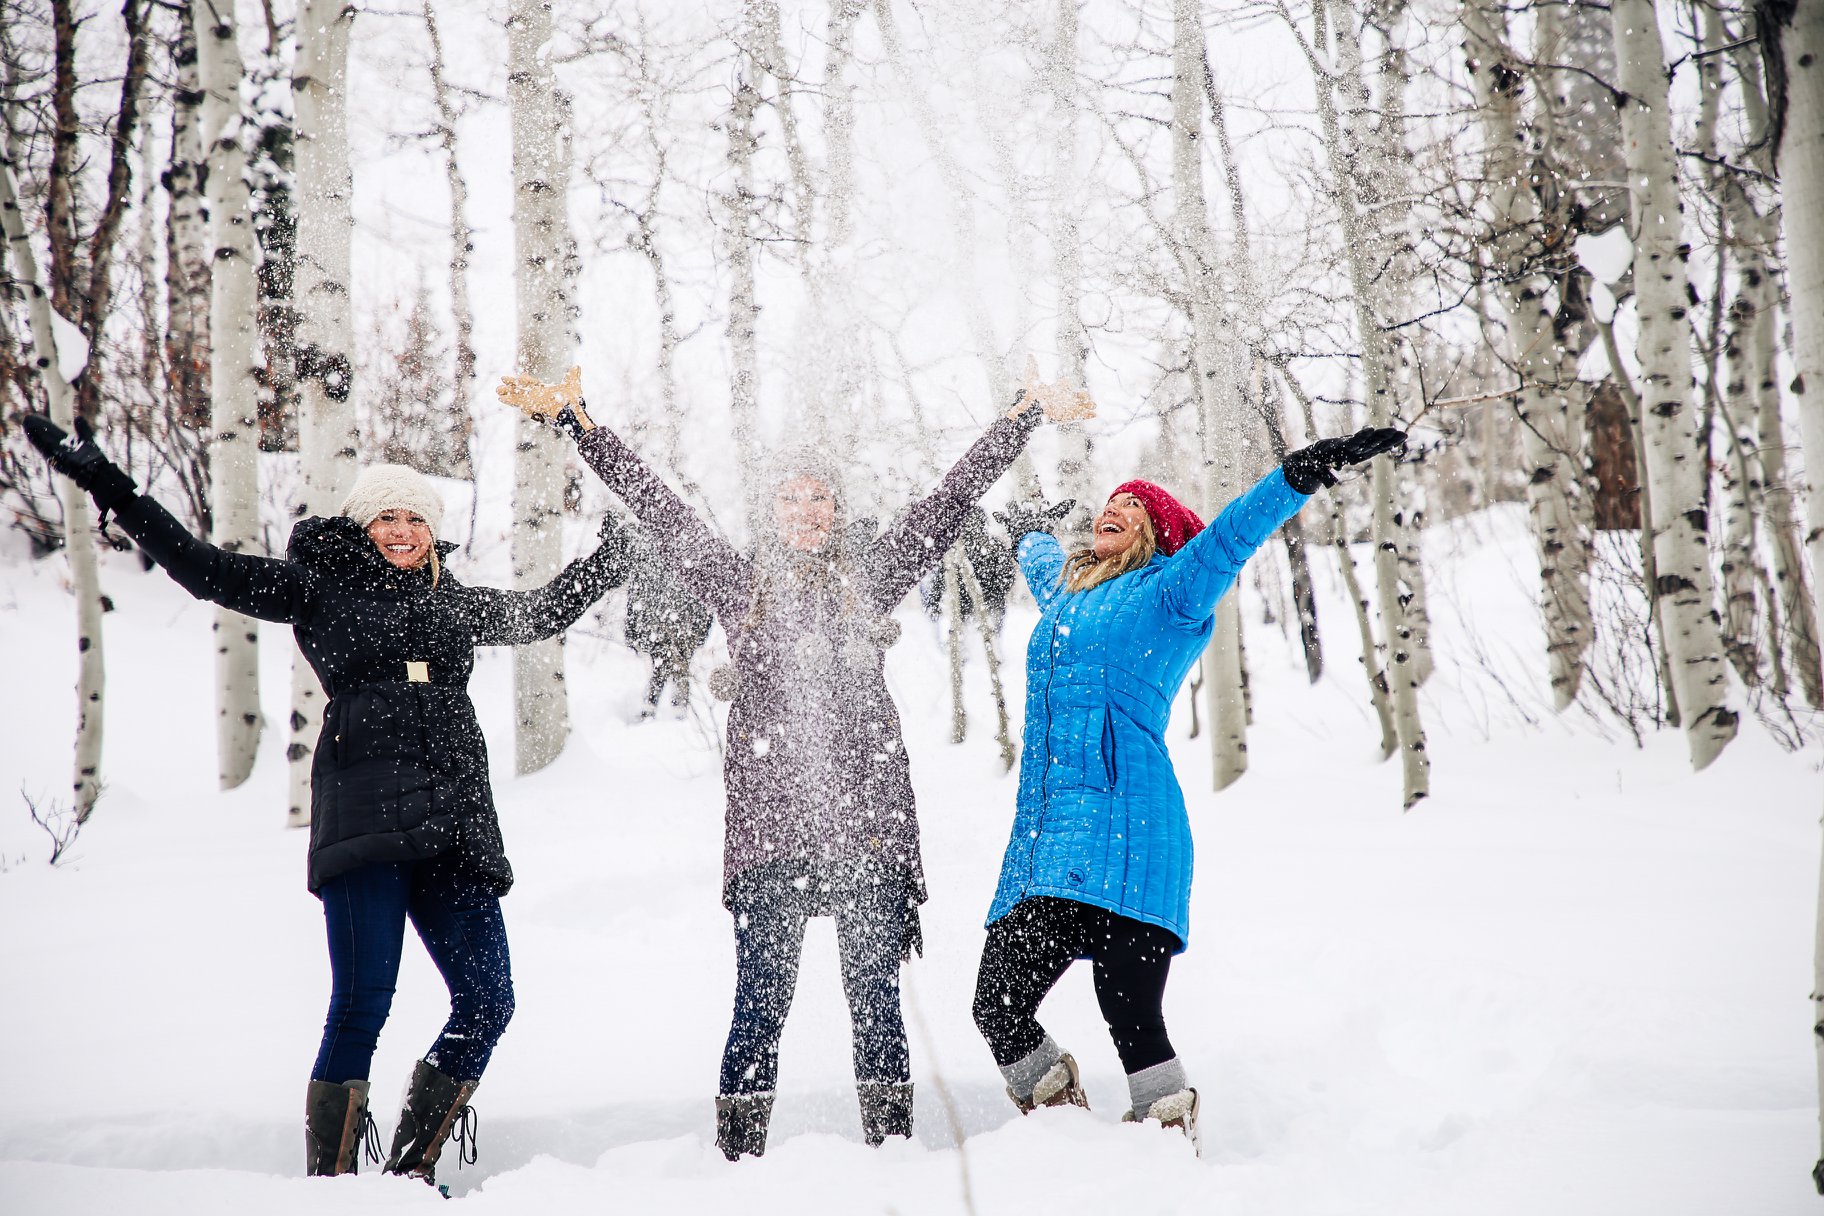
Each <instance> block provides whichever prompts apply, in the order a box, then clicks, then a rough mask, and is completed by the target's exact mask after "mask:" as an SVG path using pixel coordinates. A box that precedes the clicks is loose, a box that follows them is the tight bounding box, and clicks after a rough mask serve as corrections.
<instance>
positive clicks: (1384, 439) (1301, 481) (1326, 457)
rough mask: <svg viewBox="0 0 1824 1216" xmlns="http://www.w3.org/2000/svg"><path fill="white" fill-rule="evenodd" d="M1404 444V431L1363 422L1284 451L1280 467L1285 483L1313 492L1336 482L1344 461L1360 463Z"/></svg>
mask: <svg viewBox="0 0 1824 1216" xmlns="http://www.w3.org/2000/svg"><path fill="white" fill-rule="evenodd" d="M1405 446H1406V435H1405V433H1404V432H1402V431H1397V430H1395V429H1394V428H1392V427H1388V426H1379V427H1376V426H1365V427H1363V428H1362V429H1361V430H1359V431H1357V432H1356V433H1355V434H1353V435H1346V436H1340V437H1337V438H1332V439H1320V440H1318V441H1317V442H1316V443H1314V444H1311V445H1310V446H1309V447H1303V448H1300V449H1298V451H1296V452H1288V453H1287V454H1286V459H1285V460H1284V462H1282V463H1281V465H1280V468H1281V469H1282V470H1283V471H1284V473H1285V475H1286V484H1287V485H1289V486H1291V487H1292V488H1293V489H1294V490H1297V491H1298V492H1299V493H1300V494H1315V493H1317V491H1318V490H1319V488H1321V487H1323V486H1333V485H1335V484H1336V471H1337V470H1338V469H1340V468H1342V467H1344V466H1345V465H1352V464H1360V463H1362V462H1363V461H1365V460H1370V459H1373V458H1374V457H1376V456H1379V455H1380V454H1381V453H1382V452H1391V451H1392V450H1393V449H1395V448H1404V447H1405Z"/></svg>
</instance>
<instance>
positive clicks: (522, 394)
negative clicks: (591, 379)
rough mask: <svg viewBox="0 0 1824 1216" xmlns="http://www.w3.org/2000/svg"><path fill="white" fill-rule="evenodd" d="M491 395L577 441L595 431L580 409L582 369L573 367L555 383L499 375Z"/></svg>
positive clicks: (534, 378)
mask: <svg viewBox="0 0 1824 1216" xmlns="http://www.w3.org/2000/svg"><path fill="white" fill-rule="evenodd" d="M494 395H495V396H496V397H499V398H500V400H501V403H502V404H503V405H510V406H512V407H513V408H514V409H516V410H519V411H520V412H521V413H523V414H525V416H526V417H528V418H530V419H531V420H532V421H534V422H541V423H543V424H545V425H546V426H554V427H557V428H559V429H560V430H566V431H569V432H570V436H571V438H573V439H581V438H582V437H583V436H584V435H586V434H588V433H589V432H590V431H593V430H594V429H595V421H594V420H593V419H592V418H590V417H589V411H588V410H587V409H585V408H584V407H583V369H582V368H580V367H573V368H571V369H570V371H569V372H568V374H566V375H565V376H564V378H563V379H562V380H560V381H558V382H557V383H556V384H546V383H545V382H544V381H543V380H540V379H539V378H538V377H536V376H502V377H501V378H500V383H499V384H498V385H496V386H495V388H494Z"/></svg>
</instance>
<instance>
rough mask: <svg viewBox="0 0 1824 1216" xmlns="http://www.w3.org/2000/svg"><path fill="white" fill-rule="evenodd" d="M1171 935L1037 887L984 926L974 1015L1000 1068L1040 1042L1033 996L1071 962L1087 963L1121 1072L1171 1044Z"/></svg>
mask: <svg viewBox="0 0 1824 1216" xmlns="http://www.w3.org/2000/svg"><path fill="white" fill-rule="evenodd" d="M1178 946H1179V942H1178V936H1177V934H1175V933H1173V932H1172V931H1171V930H1169V929H1161V928H1159V927H1158V926H1157V925H1149V924H1146V923H1145V922H1144V921H1138V920H1134V919H1133V918H1131V917H1127V916H1117V915H1116V914H1115V913H1113V912H1109V911H1106V910H1105V909H1102V908H1098V907H1095V906H1093V905H1091V904H1084V903H1078V902H1077V901H1076V900H1073V899H1054V898H1052V897H1051V896H1049V895H1038V896H1034V897H1033V898H1031V899H1023V900H1021V901H1020V902H1019V903H1017V904H1015V905H1014V906H1013V911H1011V912H1009V913H1008V914H1007V915H1006V916H1003V917H1002V918H1001V919H1000V920H997V921H995V922H994V923H993V924H992V925H989V926H988V941H987V943H986V944H985V945H984V946H983V947H982V965H981V969H980V970H979V971H977V973H976V977H975V1024H976V1027H977V1028H978V1029H980V1030H981V1032H982V1037H984V1038H986V1039H987V1040H988V1046H989V1048H990V1049H991V1050H992V1051H993V1052H994V1062H995V1063H996V1064H999V1065H1000V1066H1001V1067H1003V1068H1005V1067H1007V1066H1008V1065H1010V1064H1014V1063H1017V1062H1018V1061H1020V1060H1023V1059H1025V1058H1026V1057H1027V1056H1029V1055H1031V1054H1032V1053H1033V1052H1034V1051H1037V1050H1038V1047H1039V1044H1041V1043H1043V1042H1044V1041H1045V1028H1044V1027H1042V1026H1040V1025H1039V1022H1038V1018H1037V1017H1036V1016H1034V1015H1035V1014H1037V1012H1038V1009H1039V1002H1040V1001H1043V1000H1044V999H1045V994H1046V993H1048V992H1050V991H1051V989H1052V985H1054V984H1056V983H1057V982H1058V979H1059V977H1060V976H1062V975H1063V974H1064V972H1065V969H1066V968H1068V967H1069V966H1070V964H1071V963H1072V962H1073V961H1074V960H1076V959H1079V958H1089V959H1091V960H1092V961H1093V963H1094V966H1095V980H1096V1002H1097V1004H1099V1005H1101V1007H1102V1018H1103V1020H1104V1021H1106V1022H1107V1023H1108V1032H1109V1035H1110V1036H1111V1037H1112V1038H1113V1039H1114V1040H1115V1050H1116V1051H1117V1052H1119V1053H1120V1055H1121V1067H1122V1068H1123V1069H1124V1070H1125V1071H1126V1072H1128V1073H1130V1074H1131V1073H1136V1072H1139V1071H1140V1070H1141V1069H1143V1068H1151V1067H1152V1066H1153V1065H1155V1064H1163V1063H1165V1061H1167V1060H1169V1059H1171V1058H1172V1057H1173V1056H1175V1055H1177V1054H1178V1053H1177V1052H1175V1051H1173V1050H1172V1043H1171V1040H1170V1039H1168V1038H1167V1037H1166V1034H1165V1014H1164V1012H1163V1011H1162V1008H1161V1006H1162V1005H1163V1003H1164V1000H1165V977H1166V975H1167V973H1168V972H1170V970H1171V967H1172V955H1173V953H1174V952H1176V951H1177V949H1178Z"/></svg>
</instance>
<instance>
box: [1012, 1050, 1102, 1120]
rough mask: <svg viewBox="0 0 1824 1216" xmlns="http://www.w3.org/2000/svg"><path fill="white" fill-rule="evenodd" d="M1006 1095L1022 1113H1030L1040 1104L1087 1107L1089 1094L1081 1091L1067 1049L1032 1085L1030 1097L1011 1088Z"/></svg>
mask: <svg viewBox="0 0 1824 1216" xmlns="http://www.w3.org/2000/svg"><path fill="white" fill-rule="evenodd" d="M1007 1096H1008V1097H1009V1098H1012V1099H1013V1104H1014V1105H1015V1106H1017V1107H1019V1108H1020V1113H1021V1114H1022V1115H1030V1114H1031V1113H1032V1112H1033V1111H1035V1110H1037V1109H1038V1108H1039V1107H1041V1106H1081V1107H1082V1108H1083V1109H1084V1110H1088V1109H1089V1095H1088V1094H1086V1093H1084V1092H1083V1081H1082V1077H1081V1076H1080V1074H1079V1073H1078V1072H1077V1060H1076V1057H1075V1056H1073V1055H1071V1054H1070V1053H1069V1052H1068V1051H1067V1052H1064V1053H1063V1054H1062V1055H1060V1056H1059V1057H1058V1062H1057V1063H1056V1064H1053V1065H1052V1066H1051V1067H1050V1068H1049V1069H1048V1070H1046V1073H1045V1075H1044V1076H1042V1077H1040V1078H1039V1081H1038V1084H1036V1085H1034V1086H1033V1087H1032V1097H1030V1098H1022V1097H1020V1096H1019V1095H1018V1094H1016V1093H1014V1092H1013V1091H1012V1090H1011V1089H1010V1090H1008V1091H1007Z"/></svg>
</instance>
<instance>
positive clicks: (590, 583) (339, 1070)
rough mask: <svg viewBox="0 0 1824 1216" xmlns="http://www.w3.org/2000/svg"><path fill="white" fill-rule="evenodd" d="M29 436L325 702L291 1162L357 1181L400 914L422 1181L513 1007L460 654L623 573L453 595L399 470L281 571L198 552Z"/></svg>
mask: <svg viewBox="0 0 1824 1216" xmlns="http://www.w3.org/2000/svg"><path fill="white" fill-rule="evenodd" d="M25 427H26V433H27V435H28V436H29V437H30V438H31V441H32V442H33V444H34V445H36V446H37V447H38V448H39V450H40V451H42V452H44V454H45V455H46V456H47V457H48V458H49V459H50V461H51V464H52V465H53V466H54V467H55V468H56V469H57V470H58V471H59V472H62V473H65V474H67V475H68V476H70V477H71V478H73V479H74V480H75V481H76V483H77V484H78V485H80V486H81V487H82V488H83V489H84V490H86V491H88V492H89V494H90V495H91V497H93V498H94V500H95V505H96V506H97V508H99V510H100V512H101V518H102V519H103V520H104V521H105V520H106V519H107V517H108V515H109V514H110V513H111V514H113V516H114V517H115V519H116V520H117V521H118V523H119V525H120V528H121V530H122V531H123V532H125V533H126V534H127V535H128V536H130V537H132V538H133V540H134V541H136V542H137V543H138V545H139V547H140V549H141V551H142V552H144V553H145V554H146V555H147V556H148V557H150V558H151V559H152V560H154V561H156V562H157V563H158V564H159V565H161V566H163V567H164V568H165V571H166V573H168V574H169V575H170V576H171V577H172V578H173V579H174V580H175V581H176V582H177V583H178V585H179V586H181V587H183V588H184V590H186V591H188V592H189V593H190V594H191V595H193V596H196V597H197V598H198V599H205V600H210V601H212V602H214V603H217V604H220V605H222V606H223V607H226V608H230V609H233V610H234V611H236V612H240V613H244V614H246V615H247V616H251V617H256V618H258V619H260V620H263V621H275V622H279V623H283V624H289V625H291V626H292V629H293V632H294V633H295V635H296V637H297V641H298V647H299V649H300V650H302V651H303V652H304V657H305V658H306V659H307V660H308V661H309V662H310V665H311V669H312V670H313V671H315V672H316V674H317V678H318V679H319V680H320V681H322V684H323V691H324V694H325V695H326V696H327V698H328V701H327V704H326V705H325V706H324V711H323V730H322V734H321V735H320V736H319V738H318V741H317V750H316V755H315V757H314V758H313V760H312V764H311V821H310V854H309V857H310V860H309V886H310V889H311V891H313V892H314V893H316V895H317V896H318V897H319V898H321V899H322V901H323V910H324V917H325V921H326V922H327V925H328V931H329V951H330V964H331V972H332V975H333V988H332V992H331V997H330V1006H329V1016H328V1018H327V1020H326V1023H325V1026H324V1031H323V1043H322V1048H321V1050H320V1051H319V1053H318V1056H317V1062H316V1066H315V1068H314V1069H313V1070H312V1073H311V1082H310V1087H309V1092H308V1097H307V1100H306V1108H305V1143H306V1150H307V1169H308V1172H309V1173H312V1174H338V1173H352V1172H354V1170H355V1166H356V1156H357V1150H358V1148H359V1145H360V1143H361V1141H362V1139H363V1136H364V1135H365V1133H366V1130H367V1128H368V1127H369V1126H370V1124H371V1119H370V1117H369V1115H368V1113H367V1089H368V1081H367V1075H368V1067H369V1064H370V1063H371V1061H372V1059H373V1054H374V1047H375V1043H376V1041H377V1038H378V1035H379V1033H380V1027H381V1025H382V1024H383V1023H384V1022H385V1021H386V1015H387V1012H388V1010H389V1009H390V1007H391V1004H392V997H393V985H394V981H395V979H396V978H397V975H398V970H399V956H400V950H401V946H402V943H403V940H404V933H405V922H406V921H407V920H408V919H409V920H410V921H411V922H412V925H413V927H414V928H415V929H416V930H417V931H418V935H419V937H420V938H422V939H423V941H424V944H425V948H426V949H427V950H428V951H429V952H430V954H431V957H432V960H433V961H434V962H435V963H436V964H437V968H438V970H439V971H440V972H442V974H443V977H444V980H445V982H446V983H447V984H448V985H449V989H450V1018H449V1021H448V1022H447V1023H446V1024H445V1026H444V1028H443V1032H442V1034H440V1035H439V1036H438V1038H437V1041H436V1042H435V1043H434V1044H433V1045H432V1047H431V1050H430V1051H428V1052H426V1053H425V1056H424V1059H422V1060H420V1061H419V1062H418V1063H417V1065H416V1066H415V1067H414V1068H413V1070H412V1079H411V1084H410V1087H409V1089H408V1091H407V1093H406V1098H405V1106H404V1109H403V1111H402V1112H401V1114H400V1117H399V1126H398V1129H397V1131H396V1132H395V1134H394V1138H393V1147H392V1152H391V1153H390V1155H389V1156H388V1158H387V1161H386V1168H387V1169H388V1170H389V1171H392V1172H395V1173H402V1174H413V1175H415V1176H418V1177H422V1178H424V1179H425V1180H426V1181H427V1182H428V1181H431V1180H432V1175H433V1171H434V1169H435V1166H436V1163H437V1159H438V1157H439V1155H440V1154H441V1152H442V1148H443V1144H444V1142H445V1141H446V1140H447V1139H448V1138H449V1137H450V1136H451V1135H452V1134H454V1133H455V1132H456V1131H458V1130H459V1129H460V1128H461V1127H462V1126H464V1125H465V1123H466V1119H465V1116H466V1114H467V1109H468V1100H469V1097H470V1095H472V1094H473V1093H474V1091H475V1086H476V1084H477V1083H478V1081H479V1078H480V1076H481V1072H482V1069H483V1068H484V1067H485V1066H486V1065H487V1062H488V1057H489V1056H490V1055H491V1054H492V1052H493V1050H494V1044H495V1043H496V1042H497V1041H498V1040H499V1038H500V1035H501V1033H502V1031H504V1030H505V1029H506V1024H507V1020H508V1019H509V1018H510V1017H511V1016H512V1014H513V981H512V976H511V970H510V966H509V963H508V955H507V939H506V929H505V925H504V923H503V922H502V920H501V914H500V897H501V896H502V895H504V894H506V892H507V889H508V888H509V887H511V886H512V885H513V870H512V867H511V866H509V865H508V864H507V857H506V850H505V846H504V844H503V843H502V840H501V835H500V824H499V821H498V820H497V818H496V816H495V812H494V798H493V794H492V791H491V790H490V788H489V785H488V759H487V745H486V743H485V742H484V741H483V739H482V735H481V727H480V725H479V723H478V722H477V721H476V718H475V709H474V706H473V705H472V704H471V703H470V701H469V694H468V681H469V673H470V672H471V671H472V670H473V668H474V665H475V647H477V646H515V645H522V644H524V643H527V642H536V641H539V640H540V639H543V638H548V637H552V636H554V635H556V634H559V633H562V632H563V631H564V629H565V628H567V627H568V626H569V625H570V623H571V622H573V621H574V620H576V618H577V617H579V616H581V615H582V613H583V610H584V609H585V608H587V607H588V606H589V605H590V604H591V603H593V602H594V601H595V600H597V599H598V598H600V596H601V595H602V593H603V592H605V591H606V590H608V588H609V587H611V586H615V585H617V584H618V583H620V582H621V581H622V579H624V577H625V573H626V572H625V562H624V559H623V555H622V553H621V548H622V546H621V545H620V544H619V543H618V542H617V541H615V540H612V539H610V540H607V541H605V542H604V543H603V545H602V546H601V548H599V549H598V550H596V552H595V553H594V554H592V555H590V556H589V557H586V558H583V559H582V560H580V561H576V562H573V563H571V565H569V566H568V567H566V568H565V569H564V571H563V572H562V573H561V574H559V575H558V576H557V578H555V579H553V580H552V581H551V582H550V583H549V584H547V585H546V586H544V587H542V588H540V589H538V590H536V591H497V590H494V589H491V588H486V587H469V586H465V585H464V584H462V583H461V582H459V581H457V580H456V579H455V578H454V577H453V576H452V575H451V574H450V573H449V572H448V571H447V570H445V569H444V568H443V558H444V556H446V555H447V554H448V553H449V552H450V551H451V550H452V549H454V548H455V546H454V545H450V544H448V543H446V542H443V541H439V540H437V539H436V538H435V531H436V527H437V525H438V523H439V522H440V521H441V518H442V513H443V504H442V502H441V500H440V499H439V497H438V494H437V491H436V488H435V487H434V486H432V485H431V483H430V482H429V481H427V480H426V479H425V478H423V477H421V476H420V475H419V474H417V473H416V472H414V471H412V470H411V469H408V468H405V467H403V466H399V465H376V466H370V467H368V468H366V469H363V470H362V471H361V474H360V476H359V477H358V478H357V480H356V483H355V488H354V490H353V491H352V492H351V493H350V495H349V498H348V501H347V502H346V503H344V505H343V508H342V513H341V514H340V515H338V516H336V517H334V518H329V519H324V518H319V517H312V518H309V519H304V520H300V521H299V522H298V524H297V525H296V526H295V527H294V528H293V529H292V533H291V541H290V544H289V546H288V547H287V550H286V557H285V560H283V561H280V560H276V559H273V558H266V557H256V556H253V555H250V554H245V553H230V552H228V551H226V550H223V549H218V548H216V547H215V546H213V545H210V544H207V543H205V542H204V541H201V540H198V539H197V538H196V537H194V536H192V535H191V534H190V533H189V532H187V531H185V529H184V527H183V525H181V524H180V523H178V522H177V520H176V519H174V518H172V516H171V515H170V513H169V512H167V511H166V510H165V509H164V508H163V507H161V506H159V505H158V504H157V503H156V502H153V501H152V500H151V499H150V498H147V497H145V496H143V495H141V494H139V493H138V487H137V486H136V485H135V484H134V483H133V481H132V480H131V479H130V478H129V477H128V476H127V475H126V474H125V473H124V472H122V471H121V470H120V468H119V467H118V466H116V465H114V464H113V463H112V462H111V461H110V460H109V459H108V458H107V456H106V455H105V454H103V453H102V451H101V449H100V448H98V447H97V446H96V445H95V444H94V442H93V441H92V438H91V436H90V435H89V434H88V431H87V428H86V427H85V426H84V425H83V424H82V423H80V422H79V423H78V424H77V434H76V435H74V436H67V435H65V434H64V432H63V431H62V430H61V429H60V428H58V427H57V426H55V425H54V424H52V423H51V422H50V421H49V420H48V419H46V418H44V417H42V416H31V417H27V418H26V419H25Z"/></svg>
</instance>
